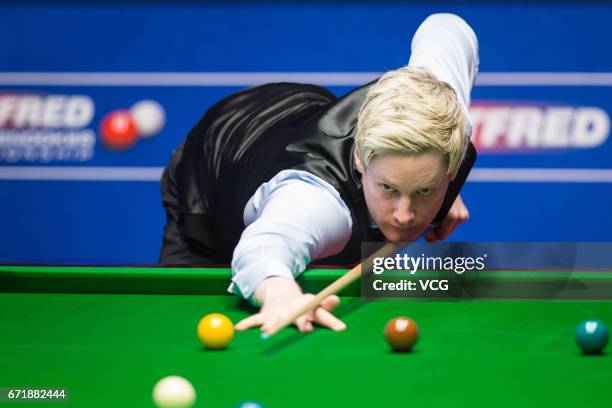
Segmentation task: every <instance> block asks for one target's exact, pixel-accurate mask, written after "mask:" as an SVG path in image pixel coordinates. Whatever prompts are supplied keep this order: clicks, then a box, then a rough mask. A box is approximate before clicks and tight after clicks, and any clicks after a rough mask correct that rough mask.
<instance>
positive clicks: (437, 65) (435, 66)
mask: <svg viewBox="0 0 612 408" xmlns="http://www.w3.org/2000/svg"><path fill="white" fill-rule="evenodd" d="M479 62H480V60H479V56H478V38H477V37H476V34H475V33H474V31H473V30H472V28H471V27H470V26H469V25H468V24H467V23H466V22H465V21H464V20H463V19H462V18H461V17H459V16H457V15H454V14H432V15H431V16H429V17H427V18H426V19H425V21H423V22H422V23H421V25H420V26H419V28H418V29H417V31H416V33H415V34H414V37H413V38H412V54H411V55H410V61H409V62H408V65H410V66H418V67H423V68H425V69H427V70H428V71H429V72H431V73H432V74H433V75H434V76H435V77H436V78H437V79H438V80H440V81H444V82H446V83H448V84H449V85H450V86H451V87H452V88H453V89H454V90H455V93H456V94H457V99H458V100H459V103H460V104H461V107H462V108H463V110H464V112H465V114H466V118H467V122H468V135H471V128H472V123H471V119H470V115H469V111H468V108H469V106H470V92H471V91H472V85H474V79H475V78H476V74H477V73H478V64H479Z"/></svg>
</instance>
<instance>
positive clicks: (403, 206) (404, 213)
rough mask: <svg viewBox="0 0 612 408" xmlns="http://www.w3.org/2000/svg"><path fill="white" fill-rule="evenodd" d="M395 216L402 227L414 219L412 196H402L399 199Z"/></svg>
mask: <svg viewBox="0 0 612 408" xmlns="http://www.w3.org/2000/svg"><path fill="white" fill-rule="evenodd" d="M393 216H394V218H395V221H396V222H397V223H398V225H399V226H400V227H405V226H407V225H409V224H410V223H411V222H412V221H413V220H414V218H415V215H414V208H413V205H412V200H411V199H410V197H400V198H399V199H398V200H397V204H396V206H395V211H394V213H393Z"/></svg>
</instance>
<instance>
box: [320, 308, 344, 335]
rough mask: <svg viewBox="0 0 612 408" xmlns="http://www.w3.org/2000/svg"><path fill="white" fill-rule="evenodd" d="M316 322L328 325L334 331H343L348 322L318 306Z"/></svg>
mask: <svg viewBox="0 0 612 408" xmlns="http://www.w3.org/2000/svg"><path fill="white" fill-rule="evenodd" d="M314 317H315V322H316V323H317V324H320V325H321V326H324V327H328V328H330V329H332V330H334V331H342V330H344V329H346V324H344V322H343V321H342V320H340V319H338V318H337V317H336V316H334V315H333V314H331V313H330V312H328V311H327V310H325V309H323V308H322V307H318V308H317V310H315V316H314Z"/></svg>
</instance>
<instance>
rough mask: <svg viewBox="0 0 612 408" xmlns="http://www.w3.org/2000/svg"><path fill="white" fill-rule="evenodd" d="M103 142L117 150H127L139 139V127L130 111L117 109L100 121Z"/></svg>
mask: <svg viewBox="0 0 612 408" xmlns="http://www.w3.org/2000/svg"><path fill="white" fill-rule="evenodd" d="M100 134H101V135H102V143H104V145H105V146H107V147H109V148H111V149H115V150H125V149H127V148H129V147H131V146H132V145H133V144H134V143H136V140H137V139H138V127H137V126H136V122H135V121H134V118H133V117H132V115H131V114H130V112H128V111H125V110H116V111H113V112H110V113H109V114H108V115H106V116H105V117H104V119H102V122H101V123H100Z"/></svg>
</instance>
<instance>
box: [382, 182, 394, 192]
mask: <svg viewBox="0 0 612 408" xmlns="http://www.w3.org/2000/svg"><path fill="white" fill-rule="evenodd" d="M380 187H381V188H382V190H383V191H384V192H385V193H394V192H395V189H394V188H393V187H391V186H390V185H388V184H384V183H383V184H381V185H380Z"/></svg>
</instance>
